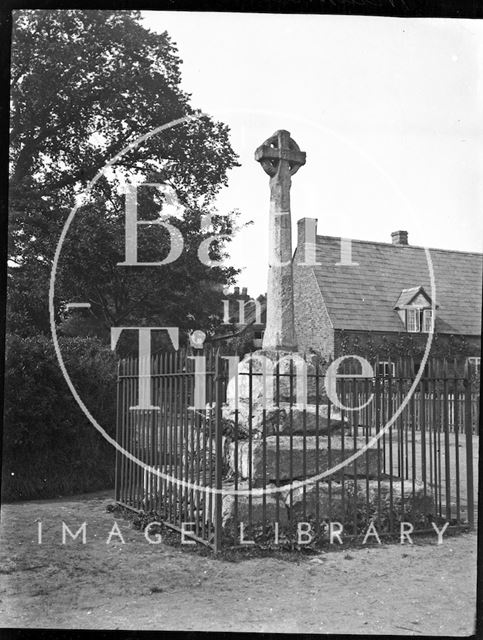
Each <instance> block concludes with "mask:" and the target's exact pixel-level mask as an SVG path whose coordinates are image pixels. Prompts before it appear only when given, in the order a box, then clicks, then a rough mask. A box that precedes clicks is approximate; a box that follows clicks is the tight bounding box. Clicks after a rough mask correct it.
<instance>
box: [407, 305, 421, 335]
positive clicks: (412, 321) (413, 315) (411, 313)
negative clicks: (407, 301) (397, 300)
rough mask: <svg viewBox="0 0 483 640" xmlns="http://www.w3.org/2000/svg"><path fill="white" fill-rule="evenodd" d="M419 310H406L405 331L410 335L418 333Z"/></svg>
mask: <svg viewBox="0 0 483 640" xmlns="http://www.w3.org/2000/svg"><path fill="white" fill-rule="evenodd" d="M419 320H420V318H419V309H407V310H406V329H407V330H408V331H409V332H411V333H416V332H419V331H420V322H419Z"/></svg>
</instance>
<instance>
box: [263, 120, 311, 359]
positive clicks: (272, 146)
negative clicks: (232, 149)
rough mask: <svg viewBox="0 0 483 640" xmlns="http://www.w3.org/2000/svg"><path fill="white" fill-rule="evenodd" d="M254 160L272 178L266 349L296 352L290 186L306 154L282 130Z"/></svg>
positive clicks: (269, 140) (264, 338)
mask: <svg viewBox="0 0 483 640" xmlns="http://www.w3.org/2000/svg"><path fill="white" fill-rule="evenodd" d="M255 160H257V161H258V162H259V163H260V164H261V165H262V167H263V170H264V171H265V172H266V173H268V175H269V176H270V223H269V265H268V289H267V324H266V328H265V334H264V337H263V349H281V350H286V351H296V349H297V340H296V336H295V321H294V302H293V269H292V220H291V215H290V187H291V184H292V176H293V174H294V173H296V171H298V169H299V168H300V167H301V166H302V165H304V164H305V152H303V151H300V149H299V147H298V145H297V143H296V142H295V141H294V140H292V138H291V137H290V133H289V132H288V131H284V130H283V129H282V130H280V131H276V132H275V133H274V134H273V136H271V137H270V138H269V139H268V140H266V141H265V142H264V143H263V144H262V145H261V146H260V147H258V149H257V150H256V151H255Z"/></svg>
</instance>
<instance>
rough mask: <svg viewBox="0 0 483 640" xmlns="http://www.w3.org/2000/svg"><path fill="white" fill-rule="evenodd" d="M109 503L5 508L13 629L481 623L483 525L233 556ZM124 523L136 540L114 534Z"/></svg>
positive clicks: (354, 628)
mask: <svg viewBox="0 0 483 640" xmlns="http://www.w3.org/2000/svg"><path fill="white" fill-rule="evenodd" d="M110 503H112V496H111V495H110V494H106V493H103V494H91V495H88V496H79V497H74V498H66V499H59V500H46V501H34V502H24V503H17V504H10V505H4V506H3V508H2V520H1V531H0V542H1V547H0V625H1V626H2V627H21V628H24V627H40V628H46V627H51V628H63V629H65V628H84V629H177V630H202V631H261V632H292V633H362V634H398V635H399V634H401V635H404V634H407V635H421V634H422V635H440V636H451V635H461V636H465V635H468V634H471V633H473V627H474V614H475V607H476V540H477V537H476V534H474V533H470V534H462V535H458V536H451V537H448V538H446V539H445V540H444V542H443V544H442V545H437V544H436V535H434V536H433V537H428V538H425V539H415V544H414V545H407V544H406V545H400V544H384V545H381V546H377V545H375V546H374V545H371V546H369V545H367V546H366V547H362V548H351V549H343V550H340V549H338V550H329V551H326V552H322V553H320V554H318V555H312V556H309V555H301V554H286V557H283V554H278V555H277V556H276V557H252V558H250V559H246V558H243V559H239V561H236V562H233V561H227V560H226V559H215V558H213V557H212V556H211V555H207V554H206V552H205V553H204V554H202V553H197V552H193V551H192V550H187V549H186V548H180V547H173V546H169V545H167V544H164V543H161V544H158V545H150V544H148V543H147V541H146V540H145V538H144V536H143V534H142V533H141V532H140V531H138V530H136V529H133V528H132V525H131V523H130V522H129V521H127V520H123V519H121V518H119V517H117V518H115V517H114V516H113V514H112V513H108V512H107V511H106V507H107V505H108V504H110ZM38 521H41V522H42V526H43V541H42V544H41V545H39V544H38V540H37V528H38ZM62 521H64V522H65V523H66V524H67V525H68V526H69V527H70V529H71V530H72V531H76V530H77V529H78V528H79V527H80V525H81V524H82V523H83V522H87V526H86V531H87V539H86V543H85V544H82V542H81V540H80V537H79V538H78V539H77V540H75V541H74V540H68V541H67V544H65V545H62ZM114 522H117V524H118V526H119V531H121V532H122V535H123V537H124V540H125V544H122V543H121V541H120V539H119V537H118V536H117V537H116V536H113V537H112V540H111V543H110V544H107V543H106V540H107V538H108V535H109V532H110V531H111V529H112V527H113V524H114Z"/></svg>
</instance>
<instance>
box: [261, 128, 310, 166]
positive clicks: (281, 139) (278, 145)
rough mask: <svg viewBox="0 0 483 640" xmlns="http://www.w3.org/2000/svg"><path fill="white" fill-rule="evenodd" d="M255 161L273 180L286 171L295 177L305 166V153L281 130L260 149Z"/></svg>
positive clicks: (287, 133) (286, 132)
mask: <svg viewBox="0 0 483 640" xmlns="http://www.w3.org/2000/svg"><path fill="white" fill-rule="evenodd" d="M255 160H257V162H259V163H260V164H261V165H262V168H263V170H264V171H265V173H268V175H269V176H270V177H271V178H273V177H274V176H275V175H277V174H280V173H284V172H285V171H288V173H289V175H291V176H293V174H294V173H296V172H297V171H298V170H299V169H300V167H301V166H302V165H304V164H305V151H300V148H299V146H298V144H297V143H296V142H295V140H293V139H292V138H291V137H290V133H289V132H288V131H285V130H284V129H280V130H279V131H276V132H275V133H274V134H273V136H271V137H270V138H268V140H265V142H264V143H263V144H262V145H261V146H260V147H258V149H257V150H256V151H255Z"/></svg>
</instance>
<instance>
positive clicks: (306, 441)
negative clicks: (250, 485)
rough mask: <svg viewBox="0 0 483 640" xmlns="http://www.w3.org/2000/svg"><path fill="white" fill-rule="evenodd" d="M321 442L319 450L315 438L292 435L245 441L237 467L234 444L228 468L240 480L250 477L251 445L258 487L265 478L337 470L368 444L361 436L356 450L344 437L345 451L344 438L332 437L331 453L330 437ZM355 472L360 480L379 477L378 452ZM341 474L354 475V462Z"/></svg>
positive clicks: (360, 460) (364, 459)
mask: <svg viewBox="0 0 483 640" xmlns="http://www.w3.org/2000/svg"><path fill="white" fill-rule="evenodd" d="M318 440H319V443H318V444H319V447H318V450H317V449H316V437H315V436H309V437H307V438H304V437H303V436H293V437H292V438H291V437H289V436H280V437H279V438H277V437H276V436H269V437H268V438H265V439H264V440H251V441H248V440H242V441H239V442H238V460H237V465H235V443H234V442H232V443H230V445H229V447H228V465H229V467H230V469H231V470H232V471H233V472H234V473H238V474H239V476H240V477H242V478H248V477H249V476H250V456H249V452H250V446H251V477H252V480H253V481H254V483H255V484H256V485H257V486H260V482H261V481H263V478H264V476H265V479H266V482H267V483H268V482H271V481H277V480H279V481H280V482H289V481H290V480H291V479H297V478H302V479H303V478H307V477H311V476H314V475H316V474H317V473H322V472H323V471H326V470H327V469H330V468H332V467H334V466H335V465H336V464H338V463H340V462H342V461H343V460H346V459H347V458H349V457H350V456H351V455H353V454H354V452H355V451H356V450H357V449H361V448H362V447H363V446H364V445H365V443H366V441H365V438H362V437H359V438H357V439H356V447H357V448H356V449H354V439H353V438H344V450H342V438H340V437H339V436H331V438H330V453H329V449H328V443H329V439H328V437H327V436H323V437H320V438H319V439H318ZM277 441H278V443H277ZM264 443H265V445H264ZM264 449H265V450H264ZM277 453H278V456H277ZM264 457H265V460H264ZM304 458H305V460H304ZM277 459H278V469H277ZM264 471H265V474H264ZM356 471H357V475H358V476H359V477H377V472H378V451H377V449H368V450H367V451H366V452H364V453H363V454H362V456H361V457H360V458H358V459H357V461H356ZM338 473H339V475H340V474H342V473H343V474H344V475H347V476H352V475H353V474H354V463H349V464H348V465H347V466H346V467H343V468H342V469H341V470H340V471H339V472H338Z"/></svg>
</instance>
